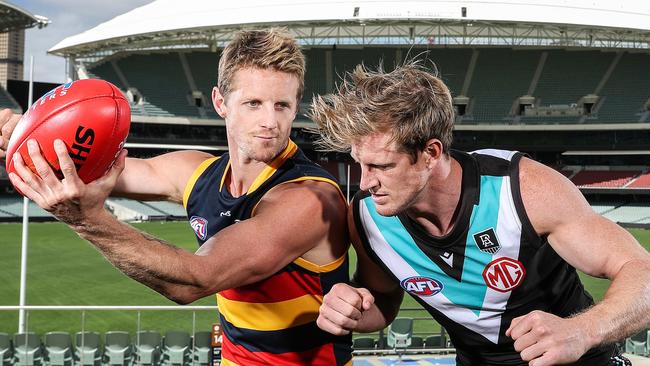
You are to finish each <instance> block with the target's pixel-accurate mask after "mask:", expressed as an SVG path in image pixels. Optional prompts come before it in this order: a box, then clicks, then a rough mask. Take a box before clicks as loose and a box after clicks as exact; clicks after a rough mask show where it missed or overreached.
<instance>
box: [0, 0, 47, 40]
mask: <svg viewBox="0 0 650 366" xmlns="http://www.w3.org/2000/svg"><path fill="white" fill-rule="evenodd" d="M49 23H50V20H49V19H47V18H46V17H44V16H40V15H34V14H31V13H29V12H28V11H26V10H23V9H21V8H19V7H17V6H15V5H12V4H9V3H8V2H6V1H2V0H0V33H4V32H8V31H12V30H16V29H26V28H32V27H35V26H38V27H39V28H42V27H45V26H46V25H48V24H49Z"/></svg>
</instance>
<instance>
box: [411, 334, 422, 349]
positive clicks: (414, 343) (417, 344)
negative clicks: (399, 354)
mask: <svg viewBox="0 0 650 366" xmlns="http://www.w3.org/2000/svg"><path fill="white" fill-rule="evenodd" d="M408 348H414V349H419V348H424V338H422V337H420V336H413V337H411V344H410V345H409V346H408Z"/></svg>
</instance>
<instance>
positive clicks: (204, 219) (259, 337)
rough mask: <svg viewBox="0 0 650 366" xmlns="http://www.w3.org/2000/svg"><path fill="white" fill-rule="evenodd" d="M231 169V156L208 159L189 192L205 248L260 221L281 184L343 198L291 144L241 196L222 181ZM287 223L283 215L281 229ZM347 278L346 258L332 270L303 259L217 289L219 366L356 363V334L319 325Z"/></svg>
mask: <svg viewBox="0 0 650 366" xmlns="http://www.w3.org/2000/svg"><path fill="white" fill-rule="evenodd" d="M229 169H230V159H229V155H228V154H224V155H222V156H221V157H220V158H213V159H209V160H206V161H205V162H204V163H203V164H201V165H200V166H199V167H198V168H197V169H196V171H195V173H194V174H193V176H192V178H191V179H190V182H189V183H188V185H187V188H186V190H185V195H184V198H183V202H184V204H185V207H186V209H187V213H188V217H189V218H190V224H191V226H192V228H193V229H194V232H195V233H196V236H197V239H198V241H199V245H202V244H203V243H205V241H206V240H208V239H209V238H210V237H211V236H213V235H215V234H217V233H218V232H219V230H221V229H224V228H226V227H228V226H230V225H233V224H236V223H237V222H238V221H242V220H246V219H248V218H251V217H252V216H254V215H255V208H256V207H257V204H258V203H259V201H260V199H262V197H263V196H264V194H266V193H267V192H268V191H269V190H271V189H273V188H274V187H277V186H278V185H280V184H286V183H290V182H300V181H306V180H311V181H322V182H326V183H329V184H332V185H333V186H334V187H336V189H337V190H338V191H339V193H341V191H340V190H339V188H338V185H337V184H336V182H335V181H334V179H333V178H332V177H331V176H330V175H329V173H327V171H325V170H324V169H323V168H321V167H320V166H318V165H317V164H315V163H313V162H312V161H310V160H309V159H307V158H306V157H305V155H304V154H303V153H302V151H300V149H298V147H297V146H296V144H294V143H293V142H292V141H289V144H288V146H287V147H286V148H285V149H284V151H283V152H282V153H280V155H279V156H278V157H277V158H275V159H274V160H273V161H272V162H271V163H269V164H268V165H267V166H266V168H265V169H264V170H263V171H262V172H261V173H260V174H259V176H258V177H257V178H256V179H255V181H254V182H253V184H252V185H251V187H250V188H249V189H248V191H247V193H246V194H244V195H242V196H240V197H233V196H232V195H231V194H230V192H229V191H228V189H227V187H226V184H225V183H224V182H225V177H226V176H227V174H228V171H229ZM340 197H341V199H342V200H343V201H345V198H344V197H343V195H342V194H341V195H340ZM287 215H291V213H290V212H287ZM282 220H283V218H282V217H278V225H282ZM348 280H349V278H348V258H347V254H345V255H343V256H341V257H340V258H338V259H337V260H335V261H333V262H332V263H329V264H326V265H317V264H315V263H312V262H309V261H308V260H306V259H304V258H301V257H299V258H296V259H295V260H294V261H293V262H291V263H289V264H288V265H287V266H285V267H284V268H283V269H281V270H280V271H278V272H277V273H275V274H273V275H271V276H269V277H268V278H266V279H264V280H261V281H258V282H256V283H252V284H249V285H245V286H240V287H237V288H232V289H227V290H223V291H221V292H219V293H218V294H217V296H216V297H217V304H218V305H219V313H220V322H221V326H222V329H223V332H224V334H223V335H224V336H223V342H222V353H221V357H222V359H221V365H224V366H231V365H242V366H249V365H250V366H262V365H279V366H308V365H315V366H343V365H351V364H352V349H351V346H352V345H351V337H350V336H349V335H347V336H334V335H331V334H329V333H326V332H325V331H323V330H321V329H320V328H318V326H317V325H316V319H317V318H318V311H319V308H320V305H321V304H322V302H323V296H324V295H325V294H326V293H327V292H329V290H330V289H331V288H332V286H333V285H334V284H336V283H339V282H348Z"/></svg>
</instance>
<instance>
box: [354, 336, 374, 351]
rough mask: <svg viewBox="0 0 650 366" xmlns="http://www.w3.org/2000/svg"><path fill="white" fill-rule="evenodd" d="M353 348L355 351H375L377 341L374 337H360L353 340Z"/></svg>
mask: <svg viewBox="0 0 650 366" xmlns="http://www.w3.org/2000/svg"><path fill="white" fill-rule="evenodd" d="M352 348H353V349H354V350H369V349H375V339H374V338H372V337H359V338H355V339H354V340H352Z"/></svg>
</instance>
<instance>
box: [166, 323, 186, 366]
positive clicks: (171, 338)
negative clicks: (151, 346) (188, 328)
mask: <svg viewBox="0 0 650 366" xmlns="http://www.w3.org/2000/svg"><path fill="white" fill-rule="evenodd" d="M191 346H192V339H191V338H190V335H189V334H188V333H187V332H179V331H170V332H167V333H165V338H164V339H163V350H162V364H163V365H167V366H171V365H181V366H184V365H187V364H189V363H190V352H191V348H190V347H191Z"/></svg>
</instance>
